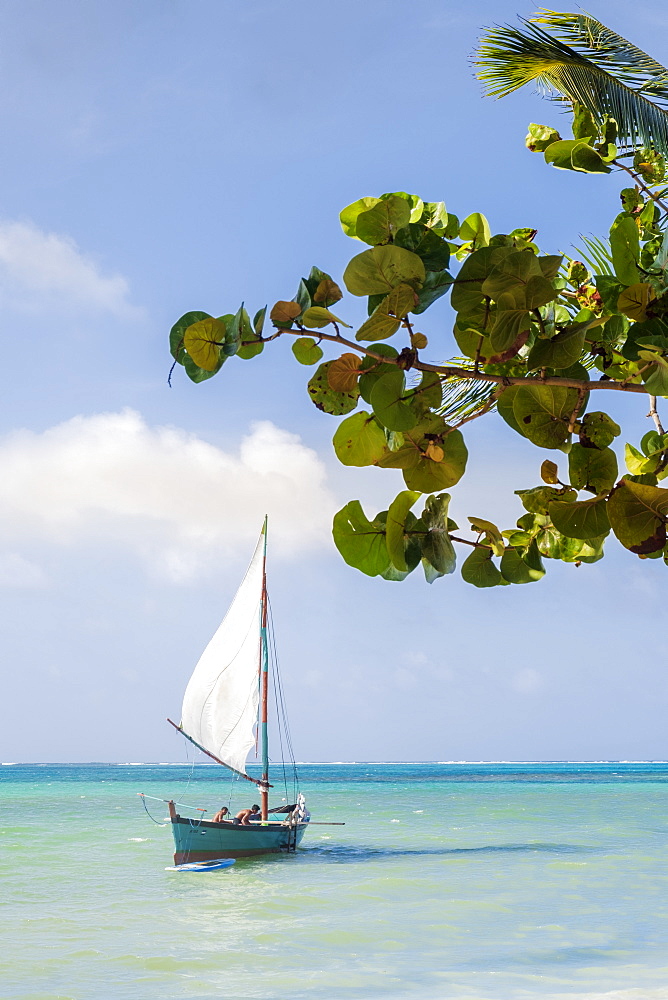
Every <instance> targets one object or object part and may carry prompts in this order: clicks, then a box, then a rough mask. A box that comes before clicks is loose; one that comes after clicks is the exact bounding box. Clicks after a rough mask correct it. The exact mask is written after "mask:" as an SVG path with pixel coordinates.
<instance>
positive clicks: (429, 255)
mask: <svg viewBox="0 0 668 1000" xmlns="http://www.w3.org/2000/svg"><path fill="white" fill-rule="evenodd" d="M394 242H395V244H396V246H399V247H403V248H404V250H410V251H411V252H412V253H416V254H417V255H418V257H420V259H421V260H422V263H423V264H424V266H425V268H426V269H427V271H442V270H443V268H445V267H447V266H448V264H449V263H450V248H449V247H448V244H447V243H446V241H445V240H444V239H442V238H441V237H440V236H437V234H436V233H435V232H434V231H433V229H429V228H428V227H427V226H423V225H421V224H420V223H417V222H412V223H411V224H410V225H408V226H405V228H404V229H400V230H399V232H398V233H397V235H396V236H395V238H394Z"/></svg>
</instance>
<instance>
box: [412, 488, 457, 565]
mask: <svg viewBox="0 0 668 1000" xmlns="http://www.w3.org/2000/svg"><path fill="white" fill-rule="evenodd" d="M449 504H450V494H449V493H439V494H438V496H431V497H427V500H426V502H425V505H424V510H423V512H422V517H421V521H422V522H423V523H424V524H425V526H426V528H427V532H426V534H425V535H424V537H423V539H422V567H423V569H424V575H425V577H426V580H427V583H433V582H434V580H437V579H438V578H439V577H441V576H447V575H449V574H450V573H454V571H455V566H456V564H457V556H456V555H455V550H454V548H453V545H452V542H451V541H450V535H449V533H448V528H449V526H450V523H451V522H450V521H449V518H448V507H449Z"/></svg>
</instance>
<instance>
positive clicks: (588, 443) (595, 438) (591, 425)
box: [580, 410, 622, 448]
mask: <svg viewBox="0 0 668 1000" xmlns="http://www.w3.org/2000/svg"><path fill="white" fill-rule="evenodd" d="M621 430H622V429H621V427H620V426H619V424H616V423H615V421H614V420H613V419H612V417H609V416H608V414H607V413H603V412H602V411H601V410H593V411H592V412H590V413H585V415H584V417H582V420H581V423H580V443H581V444H582V445H584V447H585V448H607V447H608V445H609V444H612V442H613V441H614V440H615V438H616V437H617V436H618V435H619V434H621Z"/></svg>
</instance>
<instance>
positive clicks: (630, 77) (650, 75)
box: [475, 12, 668, 155]
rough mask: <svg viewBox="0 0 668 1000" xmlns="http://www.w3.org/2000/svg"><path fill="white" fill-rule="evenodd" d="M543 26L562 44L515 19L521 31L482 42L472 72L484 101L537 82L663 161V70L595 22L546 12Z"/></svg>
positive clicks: (667, 119)
mask: <svg viewBox="0 0 668 1000" xmlns="http://www.w3.org/2000/svg"><path fill="white" fill-rule="evenodd" d="M545 20H546V23H549V24H550V26H552V27H555V28H556V30H557V32H558V33H559V35H560V36H561V37H557V36H554V35H551V34H548V32H547V31H545V30H543V28H540V27H538V25H537V24H535V23H532V22H530V21H527V20H525V19H523V18H520V21H521V24H522V28H521V29H520V28H513V27H512V26H510V25H505V26H497V27H495V28H493V29H491V30H489V32H488V34H487V36H486V37H485V38H483V39H481V41H480V43H479V46H478V52H477V59H476V60H475V65H476V66H478V67H479V69H478V78H479V79H480V80H481V81H482V83H483V85H484V86H485V90H486V93H487V94H488V95H489V96H492V97H504V96H505V95H506V94H510V93H512V92H513V91H515V90H518V89H519V88H520V87H523V86H525V85H526V84H527V83H531V82H535V83H536V84H537V85H538V86H539V88H540V89H541V90H542V91H543V92H544V93H545V94H547V95H549V96H552V97H553V98H556V99H557V100H563V99H564V98H566V99H567V100H569V101H571V102H577V103H579V104H581V105H583V106H584V107H585V108H586V109H587V110H588V111H589V112H590V113H591V114H592V116H593V117H594V120H595V121H596V122H597V123H598V124H599V125H600V126H601V127H602V124H603V120H604V118H606V117H610V118H614V119H615V121H616V122H617V128H618V135H619V138H620V140H621V141H622V142H628V143H629V144H630V145H631V146H634V147H636V146H639V145H645V146H650V147H652V148H654V149H656V150H657V151H658V152H659V153H662V154H664V155H668V84H667V83H666V81H668V69H666V68H665V67H663V66H661V65H660V64H659V63H656V62H655V61H654V60H652V59H651V57H649V56H647V55H646V54H645V53H644V52H642V51H641V50H640V49H636V48H635V47H634V46H633V45H631V43H630V42H627V41H626V39H623V38H621V36H619V35H615V34H614V32H611V31H610V30H609V29H608V28H606V27H605V25H602V24H600V22H599V21H595V20H594V19H593V18H588V17H586V18H580V16H579V15H576V14H557V13H551V12H547V15H546V19H545ZM564 38H568V40H569V41H570V43H571V44H567V43H566V41H564V40H563V39H564ZM594 44H596V45H597V46H598V47H596V48H595V47H593V46H594ZM647 93H651V94H652V96H653V97H654V98H655V101H651V100H650V99H649V97H647V96H646V94H647ZM664 102H665V103H666V105H667V106H666V107H663V106H662V105H663V104H664Z"/></svg>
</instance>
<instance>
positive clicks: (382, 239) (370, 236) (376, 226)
mask: <svg viewBox="0 0 668 1000" xmlns="http://www.w3.org/2000/svg"><path fill="white" fill-rule="evenodd" d="M410 217H411V209H410V205H409V204H408V202H407V201H405V199H404V198H398V197H397V196H396V195H392V196H391V197H389V198H386V199H385V200H383V201H379V202H378V203H377V204H376V205H373V206H372V207H371V208H367V209H366V210H365V211H364V212H360V214H359V215H358V216H357V218H356V220H355V236H356V237H357V239H358V240H362V242H363V243H369V244H370V245H371V246H374V247H375V246H378V245H379V244H381V243H388V242H389V241H390V240H391V239H392V237H393V236H394V235H395V233H396V232H397V231H398V230H399V229H402V228H403V227H404V226H407V225H408V223H409V220H410ZM408 249H411V248H410V247H409V248H408Z"/></svg>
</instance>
